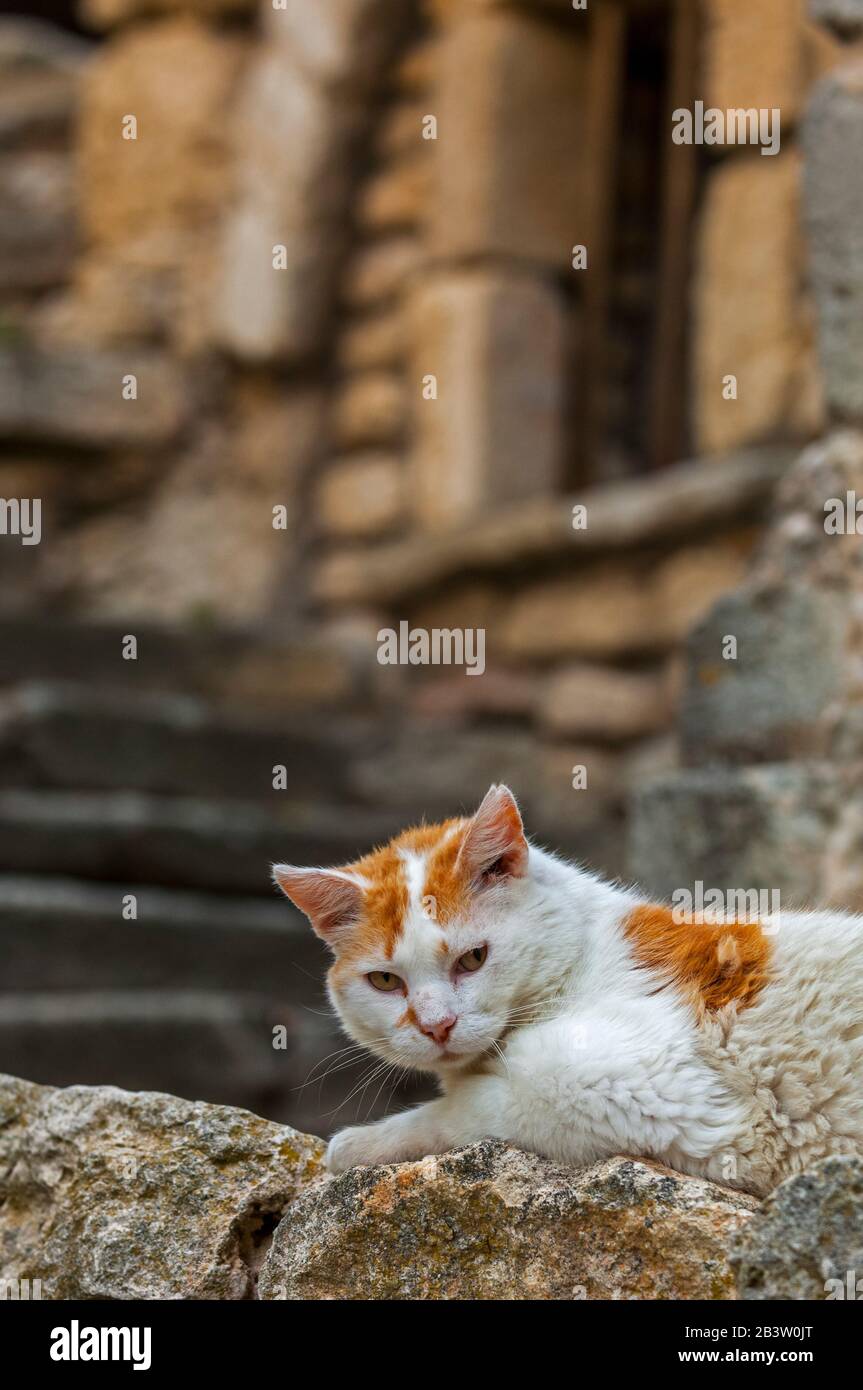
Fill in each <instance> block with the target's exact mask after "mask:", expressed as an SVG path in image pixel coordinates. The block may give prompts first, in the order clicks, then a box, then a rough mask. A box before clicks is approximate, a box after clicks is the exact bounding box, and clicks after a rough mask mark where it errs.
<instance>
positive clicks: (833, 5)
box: [809, 0, 863, 38]
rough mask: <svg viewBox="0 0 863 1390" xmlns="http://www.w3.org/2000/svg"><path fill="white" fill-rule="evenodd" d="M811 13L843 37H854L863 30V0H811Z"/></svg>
mask: <svg viewBox="0 0 863 1390" xmlns="http://www.w3.org/2000/svg"><path fill="white" fill-rule="evenodd" d="M809 13H810V14H811V16H812V18H813V19H815V20H817V21H818V22H819V23H820V24H829V25H831V26H832V27H833V28H834V29H836V30H837V31H838V32H839V33H840V34H842V36H843V37H847V38H854V37H856V36H857V35H858V34H859V33H861V32H863V0H809Z"/></svg>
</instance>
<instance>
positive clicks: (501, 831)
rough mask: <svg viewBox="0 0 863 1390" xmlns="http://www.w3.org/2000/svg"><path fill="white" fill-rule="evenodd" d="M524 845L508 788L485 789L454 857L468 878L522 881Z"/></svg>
mask: <svg viewBox="0 0 863 1390" xmlns="http://www.w3.org/2000/svg"><path fill="white" fill-rule="evenodd" d="M527 860H528V845H527V838H526V836H525V833H524V826H523V825H522V821H521V813H520V812H519V809H518V805H517V803H516V799H515V797H514V796H513V794H512V792H511V791H510V789H509V787H505V786H503V785H502V784H501V785H498V786H491V787H489V789H488V791H487V792H486V794H485V796H484V798H483V801H482V804H481V806H480V807H479V810H478V811H477V812H476V814H475V815H474V816H473V818H472V819H471V821H470V825H469V827H468V832H467V834H466V836H465V838H464V841H463V842H462V847H461V849H460V850H459V853H458V863H459V865H461V866H463V867H464V868H465V869H466V870H467V871H468V873H469V874H470V876H471V878H473V879H476V878H479V877H481V875H483V874H489V875H491V876H492V877H494V878H524V876H525V874H526V873H527Z"/></svg>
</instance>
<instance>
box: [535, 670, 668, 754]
mask: <svg viewBox="0 0 863 1390" xmlns="http://www.w3.org/2000/svg"><path fill="white" fill-rule="evenodd" d="M670 714H671V708H670V702H669V698H668V687H667V682H666V681H665V680H664V679H663V677H662V676H661V675H657V674H654V673H652V672H651V673H647V674H641V673H636V672H628V671H615V670H614V669H613V668H610V667H607V666H588V665H579V666H570V667H564V668H563V669H562V670H560V671H556V672H555V673H554V675H553V676H551V677H550V678H549V680H548V682H547V684H546V686H545V691H544V694H543V697H542V700H541V702H540V708H539V718H540V722H541V724H542V725H543V726H544V727H545V728H547V729H548V730H549V732H551V733H552V734H572V735H578V736H580V737H584V738H597V739H600V740H604V739H608V740H609V741H612V742H617V741H619V740H625V739H632V738H643V737H645V736H647V735H649V734H654V733H656V732H657V731H658V730H660V729H662V728H664V727H665V726H666V725H667V724H668V722H669V718H670Z"/></svg>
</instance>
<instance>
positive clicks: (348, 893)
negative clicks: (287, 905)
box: [273, 864, 363, 948]
mask: <svg viewBox="0 0 863 1390" xmlns="http://www.w3.org/2000/svg"><path fill="white" fill-rule="evenodd" d="M273 879H274V880H275V882H276V883H277V884H278V885H279V887H280V888H281V890H282V892H283V893H284V894H285V896H286V897H288V898H290V900H291V902H292V903H293V904H294V906H295V907H298V908H299V909H300V912H304V913H305V914H306V916H307V917H308V919H309V921H310V922H311V924H312V928H313V930H314V931H315V932H316V933H317V935H318V936H319V937H321V939H322V940H323V941H326V943H327V945H328V946H331V947H333V948H335V946H336V945H337V943H338V942H339V940H340V939H342V938H343V937H344V936H345V935H346V934H347V933H349V932H350V931H351V929H352V928H353V927H354V926H355V925H356V921H357V918H358V917H359V915H360V912H361V909H362V905H363V890H362V885H361V883H359V882H358V881H357V879H355V878H353V877H352V876H351V875H350V874H347V873H345V872H344V871H342V870H340V869H297V868H295V867H294V865H293V864H274V865H273Z"/></svg>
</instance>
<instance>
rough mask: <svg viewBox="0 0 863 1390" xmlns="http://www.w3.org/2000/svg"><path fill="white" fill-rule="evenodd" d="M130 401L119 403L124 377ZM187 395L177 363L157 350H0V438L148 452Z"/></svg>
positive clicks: (163, 437) (173, 425)
mask: <svg viewBox="0 0 863 1390" xmlns="http://www.w3.org/2000/svg"><path fill="white" fill-rule="evenodd" d="M129 375H133V376H135V377H136V378H137V383H138V384H137V391H138V395H137V399H136V400H124V399H123V389H124V378H125V377H127V376H129ZM188 404H189V393H188V392H187V391H186V390H185V389H184V384H183V381H182V378H181V375H180V374H179V372H178V370H177V367H176V364H174V363H170V362H169V361H168V359H167V358H166V357H165V356H164V355H162V354H161V353H157V352H148V351H141V350H140V349H127V350H126V351H125V352H120V351H117V352H91V353H89V354H87V355H81V354H80V353H76V352H73V351H71V350H69V349H61V350H57V351H46V350H43V349H41V348H39V347H36V346H34V345H30V344H23V345H19V346H15V347H11V348H3V347H0V434H2V435H6V436H12V437H14V438H16V439H25V440H46V441H52V442H54V441H58V442H60V443H69V444H82V445H95V446H97V447H100V448H107V447H111V446H112V445H117V444H135V445H139V446H140V445H143V446H155V445H160V444H164V443H166V442H168V441H169V440H171V439H172V438H173V437H174V436H175V435H176V434H177V432H178V430H179V428H180V425H181V423H182V420H183V417H184V414H185V412H186V409H187V408H188Z"/></svg>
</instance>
